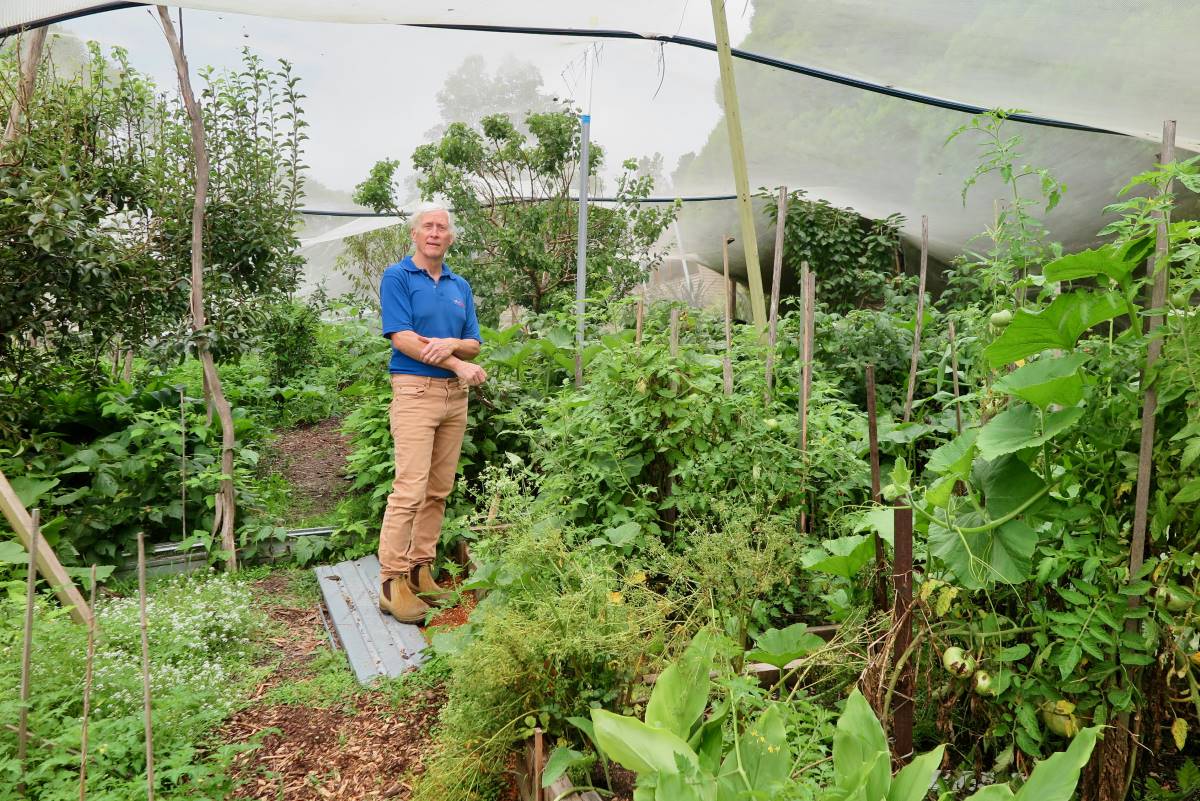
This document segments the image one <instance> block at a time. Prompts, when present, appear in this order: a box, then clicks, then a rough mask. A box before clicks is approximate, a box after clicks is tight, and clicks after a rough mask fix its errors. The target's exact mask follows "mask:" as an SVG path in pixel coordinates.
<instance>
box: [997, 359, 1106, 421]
mask: <svg viewBox="0 0 1200 801" xmlns="http://www.w3.org/2000/svg"><path fill="white" fill-rule="evenodd" d="M1085 361H1087V356H1086V355H1085V354H1083V353H1072V354H1071V355H1069V356H1063V357H1060V358H1043V359H1038V360H1037V361H1035V362H1031V363H1030V364H1027V365H1025V366H1024V367H1020V368H1018V369H1016V370H1014V371H1012V372H1011V373H1009V374H1008V375H1006V376H1003V377H1002V378H1000V379H999V380H998V381H997V382H996V383H995V384H994V385H993V386H994V388H995V389H997V390H999V391H1000V392H1006V393H1008V394H1009V395H1014V396H1016V397H1018V398H1021V399H1023V400H1027V401H1029V402H1030V403H1032V404H1033V405H1034V406H1037V407H1038V408H1040V409H1045V408H1046V407H1047V406H1050V405H1051V404H1056V405H1058V406H1074V405H1075V404H1077V403H1079V401H1080V400H1082V399H1083V379H1082V378H1081V377H1080V376H1079V368H1080V367H1081V366H1083V363H1084V362H1085Z"/></svg>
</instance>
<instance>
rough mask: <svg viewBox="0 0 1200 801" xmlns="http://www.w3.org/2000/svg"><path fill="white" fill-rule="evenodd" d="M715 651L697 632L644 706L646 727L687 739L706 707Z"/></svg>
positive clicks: (705, 633)
mask: <svg viewBox="0 0 1200 801" xmlns="http://www.w3.org/2000/svg"><path fill="white" fill-rule="evenodd" d="M716 648H717V645H716V640H715V639H714V638H713V636H712V635H711V634H710V633H709V632H708V631H707V630H705V629H701V630H700V632H699V633H698V634H696V636H695V637H694V638H693V639H692V641H691V643H689V644H688V647H687V649H686V650H684V652H683V654H682V655H681V656H680V657H679V659H677V660H676V661H674V662H672V663H671V664H670V665H668V666H667V669H666V670H664V671H663V672H662V675H661V676H659V677H658V681H657V682H655V684H654V690H653V691H652V692H651V693H650V702H649V703H647V704H646V723H647V725H650V726H656V727H658V728H662V729H666V730H667V731H669V732H671V733H672V734H674V735H675V736H676V737H679V738H680V739H681V740H687V738H688V737H689V736H691V733H692V727H693V726H695V724H696V722H697V721H699V720H700V717H701V716H702V715H703V714H704V708H705V707H706V706H708V674H709V673H710V672H711V671H712V667H713V657H714V656H715V654H716ZM593 719H594V718H593Z"/></svg>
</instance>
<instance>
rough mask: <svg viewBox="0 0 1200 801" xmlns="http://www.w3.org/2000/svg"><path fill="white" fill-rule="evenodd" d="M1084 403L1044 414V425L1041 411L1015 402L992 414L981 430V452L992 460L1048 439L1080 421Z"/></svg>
mask: <svg viewBox="0 0 1200 801" xmlns="http://www.w3.org/2000/svg"><path fill="white" fill-rule="evenodd" d="M1083 411H1084V410H1083V407H1082V406H1073V407H1071V408H1070V409H1063V410H1062V411H1058V412H1051V413H1050V414H1047V415H1046V416H1045V428H1042V426H1041V420H1040V419H1039V416H1038V412H1037V411H1036V410H1035V409H1034V408H1033V407H1032V406H1028V405H1026V404H1021V405H1019V406H1014V407H1012V408H1010V409H1007V410H1005V411H1003V412H1001V413H1000V414H998V415H996V416H995V417H994V418H992V419H991V420H990V421H989V422H988V424H987V425H985V426H984V427H983V430H982V431H981V432H980V433H979V440H978V443H979V455H980V456H982V457H983V458H984V459H987V460H988V461H991V460H993V459H995V458H997V457H999V456H1003V455H1005V454H1007V453H1016V452H1017V451H1021V450H1024V449H1025V448H1033V447H1036V446H1039V445H1041V444H1042V443H1044V442H1049V441H1050V440H1052V439H1054V438H1055V437H1056V436H1058V435H1059V434H1061V433H1062V432H1063V431H1066V430H1067V429H1068V428H1070V427H1071V426H1073V425H1075V424H1076V423H1077V422H1079V418H1081V417H1083Z"/></svg>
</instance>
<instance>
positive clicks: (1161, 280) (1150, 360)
mask: <svg viewBox="0 0 1200 801" xmlns="http://www.w3.org/2000/svg"><path fill="white" fill-rule="evenodd" d="M1158 159H1159V163H1160V164H1170V163H1171V162H1173V161H1174V160H1175V120H1167V121H1166V122H1164V123H1163V141H1162V152H1161V153H1160V154H1159V157H1158ZM1170 193H1171V185H1170V184H1167V185H1166V186H1164V187H1163V194H1164V195H1169V194H1170ZM1169 224H1170V220H1169V219H1168V214H1167V213H1166V212H1165V211H1164V212H1160V213H1159V214H1158V230H1157V231H1156V234H1155V247H1154V260H1153V261H1152V262H1151V264H1150V269H1151V274H1152V275H1153V276H1154V285H1153V288H1152V289H1151V291H1150V308H1152V309H1161V308H1163V306H1165V305H1166V303H1167V283H1168V278H1169V269H1170V259H1169V255H1170V254H1169V250H1170V244H1171V240H1170V238H1169V236H1168V233H1167V226H1168V225H1169ZM1162 323H1163V318H1162V315H1161V314H1154V315H1152V316H1151V317H1150V319H1149V320H1148V321H1147V325H1146V335H1147V336H1148V337H1150V343H1149V344H1148V345H1147V346H1146V369H1145V370H1143V371H1142V385H1143V386H1146V384H1148V383H1149V381H1148V378H1149V376H1150V374H1151V372H1152V371H1153V369H1154V365H1155V363H1156V362H1157V361H1158V357H1159V356H1160V355H1161V354H1162V338H1161V337H1156V336H1154V334H1155V333H1156V332H1157V331H1158V328H1159V327H1160V326H1161V325H1162ZM1157 410H1158V389H1157V388H1156V387H1155V386H1154V384H1152V383H1150V384H1149V386H1146V394H1145V395H1144V396H1143V398H1142V439H1141V442H1140V444H1139V446H1138V477H1137V490H1136V492H1135V495H1134V506H1133V539H1132V542H1131V543H1130V546H1129V574H1130V576H1131V577H1132V576H1133V574H1135V573H1137V571H1138V570H1140V569H1141V567H1142V561H1143V559H1144V558H1145V553H1146V521H1147V518H1148V516H1149V508H1150V482H1151V481H1152V480H1153V478H1154V423H1155V420H1154V414H1155V412H1156V411H1157ZM1129 600H1130V602H1131V604H1132V602H1135V601H1137V596H1133V597H1131V598H1130V599H1129Z"/></svg>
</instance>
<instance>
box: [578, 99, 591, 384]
mask: <svg viewBox="0 0 1200 801" xmlns="http://www.w3.org/2000/svg"><path fill="white" fill-rule="evenodd" d="M579 124H580V128H581V131H580V134H579V231H578V233H577V237H578V239H577V242H576V245H575V386H577V387H582V386H583V333H584V318H583V305H584V298H585V297H586V296H587V224H588V219H587V215H588V168H589V166H590V164H589V162H588V148H589V145H590V143H591V142H590V140H591V135H592V115H591V114H581V115H579Z"/></svg>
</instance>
